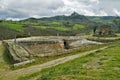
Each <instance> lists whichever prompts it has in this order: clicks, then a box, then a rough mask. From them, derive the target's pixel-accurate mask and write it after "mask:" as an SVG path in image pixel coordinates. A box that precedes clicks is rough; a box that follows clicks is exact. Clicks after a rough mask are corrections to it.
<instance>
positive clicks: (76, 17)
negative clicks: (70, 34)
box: [22, 12, 116, 23]
mask: <svg viewBox="0 0 120 80" xmlns="http://www.w3.org/2000/svg"><path fill="white" fill-rule="evenodd" d="M115 18H116V16H84V15H80V14H78V13H77V12H73V13H72V14H71V15H70V16H65V15H59V16H54V17H44V18H28V19H25V20H22V21H29V22H36V21H39V20H40V21H41V20H42V21H60V22H74V23H86V22H88V23H89V22H100V23H102V22H103V23H109V22H111V21H112V20H114V19H115Z"/></svg>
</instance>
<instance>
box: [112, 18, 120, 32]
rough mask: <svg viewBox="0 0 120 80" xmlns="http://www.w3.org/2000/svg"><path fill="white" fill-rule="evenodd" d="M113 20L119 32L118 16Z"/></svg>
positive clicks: (119, 20)
mask: <svg viewBox="0 0 120 80" xmlns="http://www.w3.org/2000/svg"><path fill="white" fill-rule="evenodd" d="M113 22H114V23H115V24H116V25H117V27H118V32H120V17H116V18H115V19H114V20H113Z"/></svg>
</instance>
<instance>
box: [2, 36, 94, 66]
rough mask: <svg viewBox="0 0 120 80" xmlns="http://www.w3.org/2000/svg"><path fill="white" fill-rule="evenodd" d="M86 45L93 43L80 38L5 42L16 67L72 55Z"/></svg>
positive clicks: (46, 38) (31, 39) (44, 38)
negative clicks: (38, 60) (35, 60)
mask: <svg viewBox="0 0 120 80" xmlns="http://www.w3.org/2000/svg"><path fill="white" fill-rule="evenodd" d="M86 43H87V44H91V43H92V42H90V41H87V40H85V39H83V38H81V37H78V36H76V37H75V36H74V37H73V36H72V37H55V36H53V37H30V38H21V39H16V40H14V39H13V40H5V41H4V44H5V46H6V48H7V49H8V51H9V56H10V57H11V58H12V60H13V61H14V63H15V64H14V65H21V64H26V63H29V62H31V61H34V58H35V57H39V58H41V57H46V56H56V55H61V54H66V53H70V52H73V51H76V50H78V49H79V46H81V45H84V44H86ZM93 44H96V43H93ZM16 63H18V64H16Z"/></svg>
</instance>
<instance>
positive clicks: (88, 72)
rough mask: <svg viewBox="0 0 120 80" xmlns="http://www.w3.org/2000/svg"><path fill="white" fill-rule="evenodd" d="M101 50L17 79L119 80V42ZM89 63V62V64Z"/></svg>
mask: <svg viewBox="0 0 120 80" xmlns="http://www.w3.org/2000/svg"><path fill="white" fill-rule="evenodd" d="M110 46H111V47H108V48H107V49H105V50H103V51H98V52H95V53H94V54H89V55H87V56H85V57H82V58H77V59H75V60H72V61H69V62H67V63H64V64H60V65H57V66H54V67H51V68H46V69H43V70H42V71H39V72H36V73H33V74H31V75H28V76H26V77H20V78H19V79H18V80H29V79H31V78H33V77H39V78H38V79H37V80H120V71H119V70H120V64H119V63H120V42H115V43H112V44H110ZM89 63H90V64H89Z"/></svg>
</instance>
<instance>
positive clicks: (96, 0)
mask: <svg viewBox="0 0 120 80" xmlns="http://www.w3.org/2000/svg"><path fill="white" fill-rule="evenodd" d="M90 2H93V3H97V4H99V3H100V2H99V0H90Z"/></svg>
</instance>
